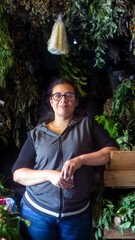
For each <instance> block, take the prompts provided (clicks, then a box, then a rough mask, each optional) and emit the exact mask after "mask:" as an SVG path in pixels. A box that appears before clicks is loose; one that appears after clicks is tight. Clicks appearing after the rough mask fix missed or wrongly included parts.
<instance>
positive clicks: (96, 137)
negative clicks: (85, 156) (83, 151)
mask: <svg viewBox="0 0 135 240" xmlns="http://www.w3.org/2000/svg"><path fill="white" fill-rule="evenodd" d="M90 125H91V131H92V136H93V142H94V147H95V149H97V150H99V149H101V148H104V147H118V144H117V143H116V141H115V140H114V139H113V138H111V137H110V136H109V134H108V132H107V131H106V130H105V129H104V128H103V127H102V126H101V125H99V124H98V123H97V121H95V120H94V119H92V120H91V122H90Z"/></svg>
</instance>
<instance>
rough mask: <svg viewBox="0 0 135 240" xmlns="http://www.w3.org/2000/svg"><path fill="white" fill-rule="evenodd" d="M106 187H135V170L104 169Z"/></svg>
mask: <svg viewBox="0 0 135 240" xmlns="http://www.w3.org/2000/svg"><path fill="white" fill-rule="evenodd" d="M104 187H134V188H135V171H104Z"/></svg>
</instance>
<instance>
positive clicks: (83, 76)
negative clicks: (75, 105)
mask: <svg viewBox="0 0 135 240" xmlns="http://www.w3.org/2000/svg"><path fill="white" fill-rule="evenodd" d="M59 72H60V76H62V77H64V78H67V79H72V80H73V81H74V84H75V85H76V87H77V89H78V90H79V92H80V94H81V95H82V96H85V95H86V93H85V91H84V90H83V89H82V87H84V86H86V85H87V77H88V75H89V74H90V73H88V71H87V69H86V67H85V66H84V64H83V62H82V60H81V57H80V54H79V53H78V52H75V51H73V52H70V53H69V54H67V55H65V56H61V57H60V60H59Z"/></svg>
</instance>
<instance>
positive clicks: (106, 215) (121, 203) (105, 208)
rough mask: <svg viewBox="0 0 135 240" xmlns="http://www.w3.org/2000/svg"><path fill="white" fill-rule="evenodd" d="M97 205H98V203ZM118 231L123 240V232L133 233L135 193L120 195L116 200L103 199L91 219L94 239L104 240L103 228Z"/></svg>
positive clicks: (134, 231)
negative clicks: (112, 227) (128, 230)
mask: <svg viewBox="0 0 135 240" xmlns="http://www.w3.org/2000/svg"><path fill="white" fill-rule="evenodd" d="M98 204H99V203H98ZM112 225H113V226H114V227H115V228H118V229H120V231H121V233H122V236H123V239H124V230H125V229H129V228H130V229H131V231H132V232H133V233H135V192H134V191H131V192H130V193H126V194H124V195H121V196H120V198H119V199H118V200H111V199H106V198H103V199H102V200H101V202H100V204H99V207H98V211H96V214H95V215H94V218H93V226H94V228H95V239H96V240H98V239H103V240H105V239H104V237H103V230H104V227H105V228H106V229H107V230H108V231H109V229H110V227H111V226H112Z"/></svg>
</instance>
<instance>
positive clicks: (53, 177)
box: [49, 170, 74, 188]
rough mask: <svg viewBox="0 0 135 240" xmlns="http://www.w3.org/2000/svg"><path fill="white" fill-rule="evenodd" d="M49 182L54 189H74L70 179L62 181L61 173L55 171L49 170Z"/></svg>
mask: <svg viewBox="0 0 135 240" xmlns="http://www.w3.org/2000/svg"><path fill="white" fill-rule="evenodd" d="M49 180H50V182H51V183H52V184H53V185H54V186H56V187H60V188H72V187H74V182H73V181H72V180H71V179H64V178H63V177H62V176H61V173H60V172H59V171H56V170H51V173H50V177H49Z"/></svg>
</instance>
